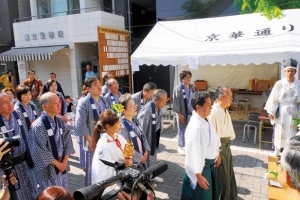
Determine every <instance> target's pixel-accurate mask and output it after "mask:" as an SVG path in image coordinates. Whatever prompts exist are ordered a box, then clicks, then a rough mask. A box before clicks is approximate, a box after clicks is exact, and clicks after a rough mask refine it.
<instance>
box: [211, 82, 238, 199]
mask: <svg viewBox="0 0 300 200" xmlns="http://www.w3.org/2000/svg"><path fill="white" fill-rule="evenodd" d="M215 96H216V98H217V102H216V103H215V104H214V105H213V106H212V111H211V115H210V117H211V122H212V124H213V126H214V127H215V129H216V132H217V135H218V136H219V137H220V140H221V148H220V156H221V159H222V163H221V165H220V166H219V167H218V168H217V169H216V177H217V182H218V190H219V196H220V200H226V199H231V200H235V199H236V198H237V186H236V180H235V176H234V171H233V163H232V154H231V150H230V142H231V141H232V140H234V139H235V133H234V129H233V125H232V121H231V118H230V114H229V112H228V110H227V108H228V107H229V106H230V105H231V103H232V100H233V98H232V92H231V90H230V88H229V87H228V86H219V87H218V88H217V89H216V93H215Z"/></svg>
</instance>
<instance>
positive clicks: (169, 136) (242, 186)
mask: <svg viewBox="0 0 300 200" xmlns="http://www.w3.org/2000/svg"><path fill="white" fill-rule="evenodd" d="M243 125H244V123H234V128H235V132H236V139H235V140H234V141H233V142H232V146H231V149H232V155H233V165H234V172H235V177H236V181H237V185H238V199H252V200H263V199H264V200H265V199H268V181H267V180H266V181H265V182H264V183H262V184H260V183H258V181H259V180H261V179H262V177H263V175H264V174H265V171H266V170H267V167H268V155H269V154H270V153H271V152H272V145H271V144H267V143H265V144H263V145H262V150H259V149H258V142H257V144H256V146H254V145H253V138H254V136H253V132H254V131H253V130H251V134H250V140H249V141H248V140H247V141H246V142H245V143H243V142H242V135H243ZM271 136H272V132H271V130H267V131H264V132H263V139H264V140H269V141H272V139H271V138H272V137H271ZM73 143H74V146H75V148H76V154H74V155H73V156H71V157H70V161H71V171H70V173H69V183H70V191H71V192H72V193H73V192H74V191H75V190H76V189H78V188H80V187H83V186H84V172H83V171H82V170H81V169H80V166H79V158H78V155H79V154H78V145H77V142H76V139H75V138H73ZM159 148H160V150H159V153H158V160H160V161H165V162H167V164H168V170H167V171H166V172H165V173H163V174H162V175H161V177H163V178H164V179H165V182H164V183H161V184H158V187H157V188H156V190H155V191H156V197H157V199H180V196H181V189H182V180H183V173H184V159H185V157H184V156H181V155H179V154H178V153H177V134H176V132H173V127H172V125H171V123H170V124H166V130H165V131H164V132H163V133H162V135H161V140H160V146H159Z"/></svg>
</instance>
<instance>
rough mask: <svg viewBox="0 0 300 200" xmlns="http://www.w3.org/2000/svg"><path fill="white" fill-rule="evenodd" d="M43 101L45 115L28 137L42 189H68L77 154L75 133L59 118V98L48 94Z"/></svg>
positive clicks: (42, 98)
mask: <svg viewBox="0 0 300 200" xmlns="http://www.w3.org/2000/svg"><path fill="white" fill-rule="evenodd" d="M40 101H41V105H42V107H43V109H44V112H42V114H41V116H40V117H39V118H38V119H36V120H35V121H34V122H33V124H32V125H31V129H30V131H29V137H28V141H29V149H30V152H31V153H32V158H33V161H34V164H35V166H36V168H37V171H38V173H37V176H38V178H39V180H40V186H41V189H42V190H44V189H46V188H47V187H50V186H59V187H63V188H65V189H67V190H68V189H69V182H68V175H67V172H68V171H70V165H69V155H71V154H74V153H75V150H74V148H73V143H72V138H71V133H70V130H69V128H68V127H67V126H66V124H65V123H64V122H63V120H62V119H61V118H60V117H57V116H56V115H57V113H59V112H60V107H61V105H60V102H59V98H58V96H57V95H56V94H54V93H51V92H47V93H45V94H43V95H42V96H41V99H40Z"/></svg>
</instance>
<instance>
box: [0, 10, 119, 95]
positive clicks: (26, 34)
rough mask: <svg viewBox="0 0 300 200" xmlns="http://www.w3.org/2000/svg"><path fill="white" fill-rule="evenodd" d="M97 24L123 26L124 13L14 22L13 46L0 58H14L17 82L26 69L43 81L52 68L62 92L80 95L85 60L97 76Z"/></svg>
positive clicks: (6, 59)
mask: <svg viewBox="0 0 300 200" xmlns="http://www.w3.org/2000/svg"><path fill="white" fill-rule="evenodd" d="M98 26H106V27H110V28H117V29H124V28H125V25H124V17H122V16H119V15H115V14H111V13H107V12H104V11H94V12H85V13H80V14H71V15H65V16H55V17H54V15H53V16H52V17H51V18H45V19H36V20H31V21H25V22H18V23H14V24H13V28H14V36H15V45H16V47H14V48H12V50H10V51H7V52H4V53H2V54H0V57H1V60H2V62H11V61H17V62H18V70H19V78H20V82H21V83H22V82H23V81H24V80H25V79H27V73H26V72H27V71H28V70H29V69H33V70H35V71H36V77H37V78H39V79H41V80H42V82H43V83H45V82H46V81H47V80H48V78H49V74H50V73H51V72H54V73H56V74H57V80H58V82H59V83H60V84H61V85H62V88H63V90H64V93H65V95H70V96H71V97H72V98H76V97H79V96H81V88H82V83H83V80H84V74H85V67H86V65H87V64H90V65H91V66H92V70H93V71H94V72H95V73H96V74H97V76H100V75H99V60H98V55H99V54H98V35H97V27H98Z"/></svg>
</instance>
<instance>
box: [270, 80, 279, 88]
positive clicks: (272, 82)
mask: <svg viewBox="0 0 300 200" xmlns="http://www.w3.org/2000/svg"><path fill="white" fill-rule="evenodd" d="M277 81H279V78H272V79H271V80H270V87H271V88H273V87H274V85H275V83H276V82H277Z"/></svg>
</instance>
